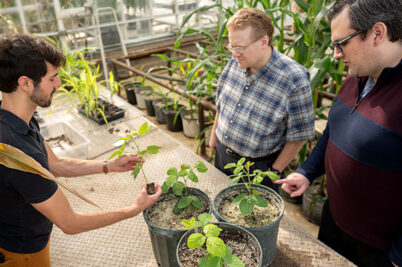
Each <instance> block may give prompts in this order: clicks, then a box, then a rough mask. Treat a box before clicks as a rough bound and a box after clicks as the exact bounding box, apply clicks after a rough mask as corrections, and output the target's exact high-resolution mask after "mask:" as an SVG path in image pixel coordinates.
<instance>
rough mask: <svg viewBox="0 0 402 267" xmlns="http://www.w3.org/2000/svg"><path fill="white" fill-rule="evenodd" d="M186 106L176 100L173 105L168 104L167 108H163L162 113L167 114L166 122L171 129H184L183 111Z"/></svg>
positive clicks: (177, 130)
mask: <svg viewBox="0 0 402 267" xmlns="http://www.w3.org/2000/svg"><path fill="white" fill-rule="evenodd" d="M183 110H184V106H183V105H180V104H179V102H178V101H176V102H175V103H174V104H173V105H168V106H167V108H166V107H165V109H162V113H163V114H164V115H165V116H166V124H167V128H168V130H169V131H172V132H180V131H182V130H183V123H182V120H181V113H182V111H183Z"/></svg>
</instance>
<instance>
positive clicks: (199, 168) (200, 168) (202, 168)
mask: <svg viewBox="0 0 402 267" xmlns="http://www.w3.org/2000/svg"><path fill="white" fill-rule="evenodd" d="M194 167H195V168H196V169H197V171H198V172H200V173H204V172H206V171H208V168H207V166H205V164H204V163H203V162H202V161H198V162H197V163H196V164H195V165H194Z"/></svg>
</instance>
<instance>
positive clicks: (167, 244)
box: [143, 161, 212, 267]
mask: <svg viewBox="0 0 402 267" xmlns="http://www.w3.org/2000/svg"><path fill="white" fill-rule="evenodd" d="M207 170H208V169H207V167H206V166H205V165H204V163H202V161H198V162H197V163H195V164H194V165H193V167H191V166H190V165H187V164H181V166H180V169H177V168H176V167H172V168H170V169H169V170H168V171H167V178H166V180H165V182H164V183H163V185H162V192H163V194H162V195H161V197H160V198H159V199H158V201H157V202H156V203H155V204H154V205H153V206H151V207H150V208H148V209H147V210H145V211H144V212H143V215H144V219H145V222H146V223H147V225H148V230H149V234H150V237H151V243H152V249H153V252H154V255H155V259H156V261H157V262H158V264H159V266H163V267H165V266H177V260H176V247H177V244H178V242H179V239H180V238H181V237H182V235H183V234H184V233H185V232H186V230H185V228H184V227H183V225H182V224H181V221H182V220H183V219H190V218H191V217H193V216H198V215H200V214H202V213H205V212H208V213H211V211H212V205H211V202H210V199H209V197H208V195H206V194H205V193H204V192H202V191H201V190H199V189H196V188H191V187H188V186H187V183H188V182H189V181H192V182H195V183H197V182H198V177H197V175H196V172H198V173H204V172H206V171H207Z"/></svg>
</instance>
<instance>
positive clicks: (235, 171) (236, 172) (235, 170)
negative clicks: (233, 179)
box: [233, 166, 243, 174]
mask: <svg viewBox="0 0 402 267" xmlns="http://www.w3.org/2000/svg"><path fill="white" fill-rule="evenodd" d="M242 170H243V166H238V167H236V169H234V171H233V174H238V173H239V172H241V171H242Z"/></svg>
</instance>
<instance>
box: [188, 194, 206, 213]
mask: <svg viewBox="0 0 402 267" xmlns="http://www.w3.org/2000/svg"><path fill="white" fill-rule="evenodd" d="M191 198H192V201H191V205H193V207H195V208H197V209H199V210H200V209H203V208H204V205H203V204H202V202H201V201H200V199H199V198H198V197H196V196H192V197H191Z"/></svg>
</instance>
